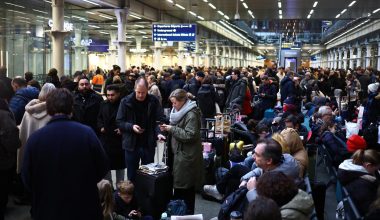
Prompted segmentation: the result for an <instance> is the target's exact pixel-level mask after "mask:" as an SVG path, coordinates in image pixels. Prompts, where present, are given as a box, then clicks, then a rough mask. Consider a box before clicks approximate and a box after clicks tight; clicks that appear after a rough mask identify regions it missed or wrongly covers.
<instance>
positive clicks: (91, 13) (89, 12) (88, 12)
mask: <svg viewBox="0 0 380 220" xmlns="http://www.w3.org/2000/svg"><path fill="white" fill-rule="evenodd" d="M86 13H87V14H90V15H94V14H95V13H94V12H91V11H86Z"/></svg>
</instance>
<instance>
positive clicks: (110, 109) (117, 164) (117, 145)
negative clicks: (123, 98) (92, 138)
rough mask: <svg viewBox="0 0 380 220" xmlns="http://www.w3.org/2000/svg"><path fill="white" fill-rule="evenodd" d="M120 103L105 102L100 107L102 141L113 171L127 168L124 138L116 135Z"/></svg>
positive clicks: (99, 127)
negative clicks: (122, 144) (102, 131)
mask: <svg viewBox="0 0 380 220" xmlns="http://www.w3.org/2000/svg"><path fill="white" fill-rule="evenodd" d="M119 105H120V101H118V102H116V103H110V102H109V101H104V102H103V103H102V104H101V105H100V110H99V114H98V120H97V122H98V130H99V131H100V129H101V128H104V133H100V141H101V142H102V144H103V147H104V150H105V151H106V153H107V156H108V159H109V161H110V168H111V170H119V169H124V168H125V159H124V150H123V148H122V146H121V141H122V136H121V135H119V134H117V133H116V131H115V130H116V129H117V128H118V127H117V124H116V115H117V111H118V109H119Z"/></svg>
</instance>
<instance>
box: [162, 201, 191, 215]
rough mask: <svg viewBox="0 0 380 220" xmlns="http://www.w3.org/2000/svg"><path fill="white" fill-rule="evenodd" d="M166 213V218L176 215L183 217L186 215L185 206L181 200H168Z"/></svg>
mask: <svg viewBox="0 0 380 220" xmlns="http://www.w3.org/2000/svg"><path fill="white" fill-rule="evenodd" d="M166 213H167V214H168V216H172V215H177V216H183V215H186V214H187V206H186V203H185V201H183V200H170V202H169V203H168V206H167V210H166Z"/></svg>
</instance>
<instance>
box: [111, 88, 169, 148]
mask: <svg viewBox="0 0 380 220" xmlns="http://www.w3.org/2000/svg"><path fill="white" fill-rule="evenodd" d="M135 97H136V93H135V92H133V93H131V94H130V95H128V96H126V97H124V98H123V99H122V100H121V102H120V106H119V109H118V112H117V115H116V123H117V126H118V127H119V128H120V130H121V132H122V134H123V137H122V138H123V139H122V146H123V149H125V150H127V151H134V150H135V148H136V140H137V134H136V133H135V132H134V131H133V125H134V124H136V108H135V107H134V99H135ZM146 98H147V99H148V100H147V101H148V109H147V111H148V114H147V116H146V117H147V122H146V123H147V124H146V127H145V131H144V132H147V134H146V137H147V138H148V140H147V143H148V146H143V147H147V148H150V149H154V148H155V147H156V140H157V135H158V131H159V128H158V125H157V121H165V118H164V115H163V110H162V108H161V106H160V103H159V102H158V99H157V98H156V97H155V96H153V95H150V94H147V97H146Z"/></svg>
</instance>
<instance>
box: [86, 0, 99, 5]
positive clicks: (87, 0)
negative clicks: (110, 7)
mask: <svg viewBox="0 0 380 220" xmlns="http://www.w3.org/2000/svg"><path fill="white" fill-rule="evenodd" d="M82 1H84V2H87V3H90V4H93V5H96V6H100V4H98V3H95V2H92V1H89V0H82Z"/></svg>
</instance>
